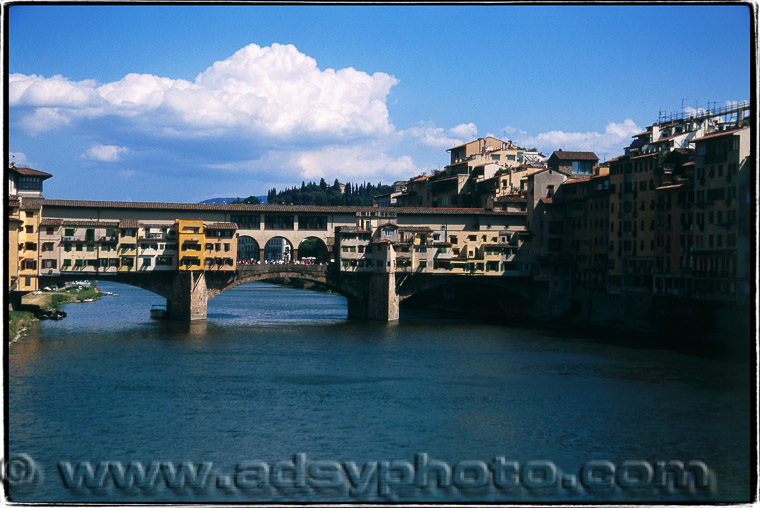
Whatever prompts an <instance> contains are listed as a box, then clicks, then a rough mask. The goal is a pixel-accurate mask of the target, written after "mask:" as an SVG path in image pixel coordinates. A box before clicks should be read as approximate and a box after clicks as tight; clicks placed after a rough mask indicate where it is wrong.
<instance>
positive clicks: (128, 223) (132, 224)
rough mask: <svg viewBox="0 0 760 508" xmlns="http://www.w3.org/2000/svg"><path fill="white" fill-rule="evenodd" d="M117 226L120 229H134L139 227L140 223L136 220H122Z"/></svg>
mask: <svg viewBox="0 0 760 508" xmlns="http://www.w3.org/2000/svg"><path fill="white" fill-rule="evenodd" d="M118 226H119V227H120V228H122V229H135V228H139V227H140V222H139V221H138V220H136V219H122V220H120V221H119V224H118Z"/></svg>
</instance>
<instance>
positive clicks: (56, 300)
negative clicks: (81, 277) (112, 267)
mask: <svg viewBox="0 0 760 508" xmlns="http://www.w3.org/2000/svg"><path fill="white" fill-rule="evenodd" d="M80 287H81V288H82V289H79V288H80ZM102 294H103V293H101V292H100V291H99V290H98V289H97V288H95V287H94V286H76V287H70V288H66V289H63V290H60V291H51V292H41V293H40V294H36V295H35V294H33V293H30V294H28V295H24V297H23V298H22V299H21V303H22V304H23V305H24V306H25V308H29V307H32V308H34V307H37V308H39V309H40V310H45V311H47V310H56V309H58V307H59V306H60V305H62V304H64V303H73V302H81V301H84V300H87V299H90V298H92V299H93V300H97V299H98V298H100V297H101V295H102ZM34 320H36V318H35V317H34V313H32V312H26V311H16V310H12V311H10V313H9V317H8V337H9V340H12V339H13V338H15V337H16V336H17V335H18V334H19V332H21V331H22V330H24V329H26V328H28V327H29V325H30V324H31V323H32V321H34Z"/></svg>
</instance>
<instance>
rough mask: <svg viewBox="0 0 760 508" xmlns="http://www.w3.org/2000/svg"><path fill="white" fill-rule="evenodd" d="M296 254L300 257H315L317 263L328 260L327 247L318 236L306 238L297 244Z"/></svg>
mask: <svg viewBox="0 0 760 508" xmlns="http://www.w3.org/2000/svg"><path fill="white" fill-rule="evenodd" d="M298 256H299V257H301V258H312V257H313V258H317V263H322V262H323V261H328V253H327V247H325V244H324V243H323V242H322V241H321V240H320V239H318V238H307V239H306V240H304V241H303V242H301V245H299V246H298Z"/></svg>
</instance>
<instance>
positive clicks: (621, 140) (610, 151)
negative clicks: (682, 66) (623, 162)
mask: <svg viewBox="0 0 760 508" xmlns="http://www.w3.org/2000/svg"><path fill="white" fill-rule="evenodd" d="M505 130H506V131H507V132H508V133H510V134H511V135H513V136H514V142H515V143H516V144H518V145H520V146H522V147H524V148H533V147H536V148H538V150H539V151H540V152H543V153H544V154H551V153H552V152H554V151H555V150H559V149H560V148H561V149H563V150H575V151H590V152H595V153H596V154H597V155H600V156H601V155H606V158H612V157H615V156H617V155H621V154H622V153H623V148H624V147H626V146H628V145H629V144H630V143H631V141H632V140H631V136H633V135H634V134H637V133H639V132H641V131H642V130H643V129H642V128H641V127H639V126H638V125H636V122H634V121H633V120H631V119H630V118H628V119H626V120H624V121H623V122H621V123H615V122H609V123H608V124H607V126H606V128H605V130H604V132H596V131H589V132H565V131H561V130H554V131H549V132H542V133H540V134H538V135H535V136H530V135H528V133H526V132H525V131H523V130H520V129H515V128H514V127H506V128H505ZM600 158H601V157H600Z"/></svg>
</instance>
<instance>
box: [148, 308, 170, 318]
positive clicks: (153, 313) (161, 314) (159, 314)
mask: <svg viewBox="0 0 760 508" xmlns="http://www.w3.org/2000/svg"><path fill="white" fill-rule="evenodd" d="M150 317H151V319H163V318H165V317H166V305H151V306H150Z"/></svg>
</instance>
